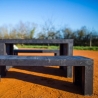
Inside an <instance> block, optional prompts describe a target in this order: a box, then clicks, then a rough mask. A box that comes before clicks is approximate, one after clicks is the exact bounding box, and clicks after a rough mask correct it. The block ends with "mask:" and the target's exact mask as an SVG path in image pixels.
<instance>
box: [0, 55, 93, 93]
mask: <svg viewBox="0 0 98 98" xmlns="http://www.w3.org/2000/svg"><path fill="white" fill-rule="evenodd" d="M9 65H10V66H73V83H74V84H75V85H78V86H80V87H81V89H82V91H83V94H84V95H92V94H93V60H92V59H90V58H86V57H82V56H17V55H0V75H1V77H2V75H4V74H5V73H6V71H5V69H6V66H9ZM5 75H6V74H5Z"/></svg>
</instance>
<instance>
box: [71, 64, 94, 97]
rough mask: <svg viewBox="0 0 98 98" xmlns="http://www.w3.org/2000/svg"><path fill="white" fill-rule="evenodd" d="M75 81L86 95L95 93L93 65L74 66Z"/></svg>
mask: <svg viewBox="0 0 98 98" xmlns="http://www.w3.org/2000/svg"><path fill="white" fill-rule="evenodd" d="M73 83H74V84H75V85H77V86H80V87H81V88H82V93H83V94H84V95H92V94H93V65H91V66H74V67H73Z"/></svg>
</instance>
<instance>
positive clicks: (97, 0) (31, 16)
mask: <svg viewBox="0 0 98 98" xmlns="http://www.w3.org/2000/svg"><path fill="white" fill-rule="evenodd" d="M47 20H51V21H52V23H53V24H54V25H55V26H56V27H62V26H68V27H70V28H72V29H80V28H81V27H83V26H86V27H87V28H88V29H94V30H97V31H98V0H0V26H1V25H4V24H7V25H8V24H12V25H15V24H17V23H18V22H19V21H23V22H34V23H37V24H44V23H45V22H46V21H47Z"/></svg>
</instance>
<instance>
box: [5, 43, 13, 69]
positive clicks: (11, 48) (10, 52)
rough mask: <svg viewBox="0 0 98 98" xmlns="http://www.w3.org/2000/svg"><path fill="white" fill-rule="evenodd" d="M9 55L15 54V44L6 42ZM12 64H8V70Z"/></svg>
mask: <svg viewBox="0 0 98 98" xmlns="http://www.w3.org/2000/svg"><path fill="white" fill-rule="evenodd" d="M6 53H7V55H14V48H13V44H6ZM11 67H12V66H6V70H9V69H10V68H11Z"/></svg>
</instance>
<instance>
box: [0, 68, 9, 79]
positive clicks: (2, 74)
mask: <svg viewBox="0 0 98 98" xmlns="http://www.w3.org/2000/svg"><path fill="white" fill-rule="evenodd" d="M6 72H7V71H6V66H0V77H5V76H6Z"/></svg>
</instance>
